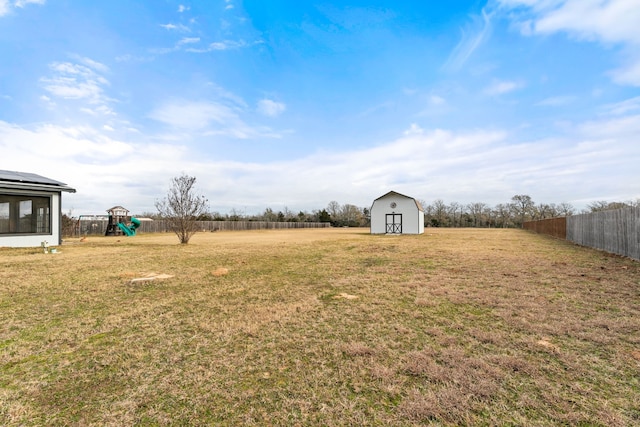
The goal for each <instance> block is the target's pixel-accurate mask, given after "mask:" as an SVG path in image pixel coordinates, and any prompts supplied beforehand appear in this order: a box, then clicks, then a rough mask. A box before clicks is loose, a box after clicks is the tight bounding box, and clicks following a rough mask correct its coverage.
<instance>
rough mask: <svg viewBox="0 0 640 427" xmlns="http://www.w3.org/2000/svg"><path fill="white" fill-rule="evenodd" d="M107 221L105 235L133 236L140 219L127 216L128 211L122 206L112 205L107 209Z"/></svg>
mask: <svg viewBox="0 0 640 427" xmlns="http://www.w3.org/2000/svg"><path fill="white" fill-rule="evenodd" d="M107 213H108V214H109V223H108V224H107V231H106V232H105V234H104V235H105V236H135V235H136V229H137V228H138V227H140V220H139V219H138V218H134V217H132V216H129V211H128V210H126V209H125V208H123V207H122V206H114V207H112V208H111V209H107Z"/></svg>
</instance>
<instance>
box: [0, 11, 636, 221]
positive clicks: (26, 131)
mask: <svg viewBox="0 0 640 427" xmlns="http://www.w3.org/2000/svg"><path fill="white" fill-rule="evenodd" d="M639 22H640V7H639V5H638V0H489V1H462V0H460V1H450V2H444V1H423V2H417V1H402V0H397V1H367V2H364V1H333V2H322V1H318V2H316V1H304V2H301V1H285V0H273V1H262V0H253V1H244V2H242V1H239V0H211V1H198V2H185V1H160V0H154V1H137V2H130V1H125V0H110V1H92V2H86V1H80V0H57V1H56V0H0V58H2V59H1V60H0V169H6V170H16V171H24V172H32V173H37V174H40V175H44V176H47V177H50V178H53V179H57V180H60V181H63V182H65V183H67V184H69V185H70V186H72V187H74V188H76V189H77V193H76V194H70V195H65V196H64V197H63V200H64V201H63V208H64V209H65V211H68V210H70V209H72V210H73V214H74V215H78V214H91V213H98V214H100V213H104V211H105V210H106V209H108V208H110V207H111V206H113V205H123V206H125V207H126V208H128V209H129V210H131V211H133V212H137V213H141V212H144V211H154V210H155V209H154V201H155V200H157V199H160V198H162V197H163V196H164V194H165V193H166V190H167V188H168V186H169V184H170V179H171V178H172V177H174V176H178V175H180V174H181V173H186V174H189V175H192V176H196V177H197V181H198V187H199V192H200V193H202V194H204V195H206V196H207V197H208V199H209V200H210V204H211V210H212V211H219V212H223V213H225V212H229V211H230V210H231V209H235V210H236V211H239V212H241V213H246V214H254V213H260V212H262V211H264V209H265V208H266V207H271V208H273V209H276V210H278V209H283V208H284V207H287V208H288V209H290V210H292V211H298V210H309V211H310V210H313V209H321V208H324V207H326V206H327V204H328V203H329V202H330V201H333V200H335V201H338V202H339V203H340V204H345V203H350V204H355V205H357V206H361V207H368V206H370V205H371V202H372V201H373V199H375V198H377V197H379V196H380V195H382V194H384V193H386V192H387V191H390V190H395V191H398V192H400V193H403V194H407V195H410V196H413V197H416V198H418V199H422V200H424V201H426V202H428V203H431V202H433V201H434V200H436V199H442V200H444V201H445V202H446V203H450V202H458V203H463V204H466V203H473V202H484V203H488V204H490V205H495V204H498V203H505V202H508V201H510V199H511V197H512V196H513V195H515V194H528V195H530V196H531V197H532V198H533V200H534V201H536V202H538V203H560V202H569V203H571V204H573V205H574V206H575V207H577V208H579V209H580V208H583V207H585V206H586V205H587V204H588V203H590V202H593V201H597V200H606V201H624V200H635V199H637V198H640V179H639V178H640V172H639V167H638V165H639V164H640V139H639V138H640V26H639V25H638V23H639Z"/></svg>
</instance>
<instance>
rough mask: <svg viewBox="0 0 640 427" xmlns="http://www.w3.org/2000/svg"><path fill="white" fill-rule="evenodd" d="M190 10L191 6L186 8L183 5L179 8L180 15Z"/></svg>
mask: <svg viewBox="0 0 640 427" xmlns="http://www.w3.org/2000/svg"><path fill="white" fill-rule="evenodd" d="M190 9H191V7H190V6H185V5H183V4H181V5H179V6H178V13H183V12H186V11H188V10H190Z"/></svg>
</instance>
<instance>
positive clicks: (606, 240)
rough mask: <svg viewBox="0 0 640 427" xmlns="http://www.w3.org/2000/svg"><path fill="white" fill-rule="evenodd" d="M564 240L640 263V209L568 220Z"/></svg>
mask: <svg viewBox="0 0 640 427" xmlns="http://www.w3.org/2000/svg"><path fill="white" fill-rule="evenodd" d="M567 240H569V241H571V242H574V243H577V244H579V245H582V246H589V247H592V248H596V249H601V250H603V251H607V252H611V253H614V254H618V255H624V256H628V257H630V258H633V259H637V260H640V208H623V209H616V210H611V211H602V212H593V213H589V214H582V215H574V216H570V217H568V218H567Z"/></svg>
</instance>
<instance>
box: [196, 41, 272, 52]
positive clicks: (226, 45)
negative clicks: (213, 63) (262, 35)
mask: <svg viewBox="0 0 640 427" xmlns="http://www.w3.org/2000/svg"><path fill="white" fill-rule="evenodd" d="M261 43H264V42H263V41H262V40H255V41H253V42H251V43H248V42H246V41H244V40H224V41H221V42H213V43H210V44H209V45H208V46H207V47H206V48H204V49H198V48H189V49H187V52H193V53H206V52H212V51H216V50H232V49H241V48H245V47H251V46H255V45H257V44H261Z"/></svg>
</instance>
